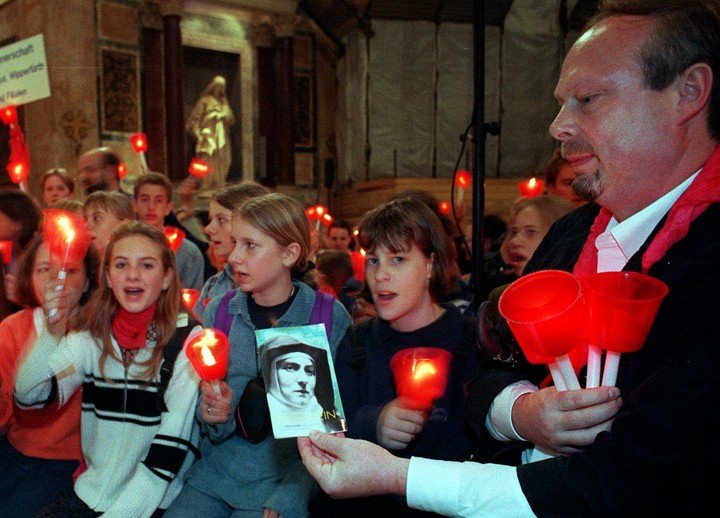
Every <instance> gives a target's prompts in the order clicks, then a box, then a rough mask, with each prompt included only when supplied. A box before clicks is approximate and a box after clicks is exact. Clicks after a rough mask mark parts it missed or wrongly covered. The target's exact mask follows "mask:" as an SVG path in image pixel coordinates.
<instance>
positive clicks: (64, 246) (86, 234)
mask: <svg viewBox="0 0 720 518" xmlns="http://www.w3.org/2000/svg"><path fill="white" fill-rule="evenodd" d="M43 238H44V239H45V242H46V243H48V248H50V256H51V258H59V257H62V258H63V259H62V263H61V265H60V270H59V272H58V280H61V281H62V280H65V279H66V278H67V270H66V268H67V264H68V262H69V261H73V262H80V261H82V260H83V257H85V253H86V252H87V250H88V248H89V247H90V241H91V240H92V236H91V235H90V231H89V230H88V228H87V224H86V223H85V220H84V219H83V218H82V217H81V216H79V215H78V214H75V213H74V212H70V211H65V210H60V209H45V211H44V216H43ZM56 314H57V310H56V309H52V310H51V311H50V312H49V316H50V317H53V316H55V315H56Z"/></svg>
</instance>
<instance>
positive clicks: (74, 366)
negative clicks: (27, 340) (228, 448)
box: [15, 315, 200, 517]
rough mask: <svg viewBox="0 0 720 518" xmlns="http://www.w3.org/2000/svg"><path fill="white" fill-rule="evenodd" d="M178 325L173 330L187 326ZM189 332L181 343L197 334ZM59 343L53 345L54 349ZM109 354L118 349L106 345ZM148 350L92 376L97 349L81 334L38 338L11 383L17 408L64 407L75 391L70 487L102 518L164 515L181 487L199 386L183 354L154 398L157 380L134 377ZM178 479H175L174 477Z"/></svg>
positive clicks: (193, 433)
mask: <svg viewBox="0 0 720 518" xmlns="http://www.w3.org/2000/svg"><path fill="white" fill-rule="evenodd" d="M181 316H182V317H185V319H184V322H183V321H180V319H179V321H178V327H184V326H186V325H187V317H186V315H181ZM199 330H200V328H199V327H198V328H196V329H194V330H193V332H192V333H191V334H190V336H189V337H188V340H186V344H185V345H187V342H188V341H189V340H191V339H192V337H193V336H194V335H195V334H196V333H197V332H199ZM58 342H59V343H58ZM113 346H114V348H115V353H116V354H117V356H118V357H120V349H119V347H118V344H117V342H115V340H113ZM153 347H155V343H154V342H151V341H148V343H147V345H146V347H144V348H142V349H140V350H139V351H138V352H137V355H136V357H135V361H134V362H133V363H132V364H131V365H130V366H129V367H128V368H127V369H126V368H125V367H124V366H123V364H122V363H121V362H119V361H117V360H115V359H112V358H108V359H107V361H106V362H105V369H104V375H103V373H101V372H100V366H99V359H100V353H101V347H100V344H99V343H98V342H97V341H96V340H94V339H93V338H92V337H91V335H90V334H89V332H87V331H81V332H74V333H70V334H68V335H67V336H66V337H64V338H61V339H59V340H58V339H57V338H55V337H54V336H52V335H51V334H50V333H48V332H44V333H42V334H41V335H40V336H39V337H38V341H37V343H36V345H35V347H33V348H32V350H31V352H30V354H28V356H27V358H26V359H25V361H24V362H23V364H22V366H21V367H20V370H19V372H18V375H17V379H16V381H15V399H16V403H17V404H18V405H19V406H20V407H21V408H41V407H43V406H45V405H46V404H48V403H50V402H51V401H50V399H52V398H53V395H54V394H53V380H55V381H56V386H57V399H58V403H59V404H60V405H63V404H65V403H66V402H67V401H68V399H69V398H70V397H71V396H72V394H73V393H74V392H75V390H76V389H77V388H78V387H80V386H82V387H83V397H82V418H81V438H82V449H83V455H84V457H85V461H86V463H87V470H86V471H84V472H83V473H82V474H81V475H80V477H79V478H78V479H77V482H76V483H75V492H76V493H77V495H78V496H79V497H80V498H81V499H82V500H83V501H84V502H85V503H86V504H87V505H88V506H89V507H90V508H92V509H94V510H95V511H99V512H103V513H105V516H118V517H127V516H134V517H146V516H148V517H149V516H150V515H151V514H152V513H153V512H154V511H155V509H157V508H158V507H161V508H163V509H164V508H167V506H168V505H169V504H170V502H171V501H172V500H173V499H174V498H175V496H177V494H178V493H179V491H180V488H181V485H182V473H183V472H184V471H185V470H186V469H187V468H188V467H189V465H190V464H191V463H192V461H194V460H195V459H194V454H191V455H188V452H189V451H190V452H194V451H195V446H194V445H195V444H197V441H198V429H197V425H196V424H195V421H194V411H195V403H196V400H197V397H198V385H199V382H200V381H199V379H198V377H197V374H196V373H195V371H194V369H193V368H192V366H191V365H190V363H189V362H188V360H187V357H186V355H185V354H182V353H181V354H179V355H178V357H177V360H176V361H175V366H174V369H173V374H172V377H171V379H170V381H169V383H168V386H167V389H166V391H165V396H164V404H161V402H160V400H159V397H158V385H159V375H157V376H156V377H155V379H154V380H152V381H151V382H148V381H146V380H145V379H143V377H142V371H143V370H144V367H143V366H138V363H141V362H143V361H146V360H147V359H148V358H149V357H150V355H151V353H152V348H153ZM178 475H180V476H178Z"/></svg>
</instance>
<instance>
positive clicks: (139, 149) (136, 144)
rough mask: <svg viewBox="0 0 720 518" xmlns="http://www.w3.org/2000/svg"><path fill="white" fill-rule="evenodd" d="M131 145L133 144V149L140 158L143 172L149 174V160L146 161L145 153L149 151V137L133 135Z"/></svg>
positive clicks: (140, 134)
mask: <svg viewBox="0 0 720 518" xmlns="http://www.w3.org/2000/svg"><path fill="white" fill-rule="evenodd" d="M130 144H132V147H133V149H134V150H135V152H136V153H137V154H138V155H139V156H140V163H141V165H142V167H143V170H144V171H146V172H147V170H148V166H147V160H145V151H147V147H148V143H147V135H145V133H133V134H132V135H131V136H130Z"/></svg>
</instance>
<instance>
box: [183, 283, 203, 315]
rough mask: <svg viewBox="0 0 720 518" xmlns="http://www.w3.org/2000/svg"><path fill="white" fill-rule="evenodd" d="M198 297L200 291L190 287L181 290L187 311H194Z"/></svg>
mask: <svg viewBox="0 0 720 518" xmlns="http://www.w3.org/2000/svg"><path fill="white" fill-rule="evenodd" d="M199 298H200V291H199V290H195V289H192V288H184V289H183V290H182V299H183V302H184V303H185V307H186V308H187V309H188V311H191V312H192V311H194V308H195V303H196V302H197V300H198V299H199Z"/></svg>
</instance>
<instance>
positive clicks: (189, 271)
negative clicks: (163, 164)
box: [132, 172, 205, 290]
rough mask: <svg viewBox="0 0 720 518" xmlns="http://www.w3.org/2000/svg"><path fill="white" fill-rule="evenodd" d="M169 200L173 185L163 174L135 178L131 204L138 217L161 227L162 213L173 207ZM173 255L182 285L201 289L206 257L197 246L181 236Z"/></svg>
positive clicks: (163, 214)
mask: <svg viewBox="0 0 720 518" xmlns="http://www.w3.org/2000/svg"><path fill="white" fill-rule="evenodd" d="M171 200H172V185H171V184H170V180H168V179H167V177H166V176H164V175H162V174H160V173H155V172H149V173H145V174H143V175H141V176H139V177H138V179H137V180H136V181H135V189H134V195H133V201H132V205H133V208H134V209H135V214H136V216H137V219H138V220H139V221H142V222H144V223H147V224H149V225H150V226H153V227H156V228H159V229H160V230H163V228H164V226H165V225H164V220H165V216H167V215H168V214H170V211H172V201H171ZM175 259H176V260H177V272H178V275H179V276H180V284H182V287H183V288H194V289H196V290H200V289H202V286H203V282H204V280H205V278H204V265H205V261H204V259H203V255H202V252H201V251H200V249H199V248H198V247H197V246H196V245H195V244H194V243H192V242H191V241H190V240H189V239H183V241H182V243H181V244H180V248H178V251H177V252H176V253H175Z"/></svg>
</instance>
